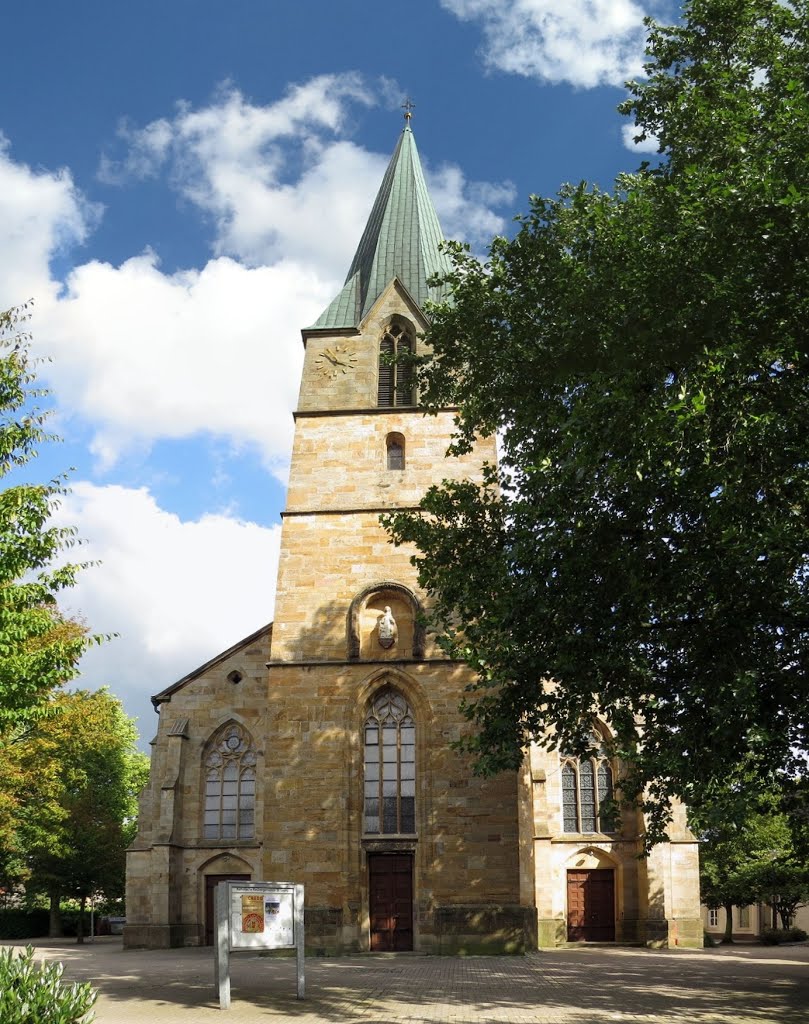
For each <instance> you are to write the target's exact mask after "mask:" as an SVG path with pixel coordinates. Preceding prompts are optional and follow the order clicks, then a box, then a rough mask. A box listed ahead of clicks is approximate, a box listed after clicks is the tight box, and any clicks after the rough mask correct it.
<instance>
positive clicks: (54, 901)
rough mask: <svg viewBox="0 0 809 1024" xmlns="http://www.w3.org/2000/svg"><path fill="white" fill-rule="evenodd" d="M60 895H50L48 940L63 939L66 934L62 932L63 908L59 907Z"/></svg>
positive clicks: (53, 893) (55, 893)
mask: <svg viewBox="0 0 809 1024" xmlns="http://www.w3.org/2000/svg"><path fill="white" fill-rule="evenodd" d="M59 897H60V894H59V893H58V892H52V893H49V897H48V898H49V900H50V906H49V908H48V938H49V939H61V938H62V936H63V935H64V934H65V933H64V932H63V931H62V908H61V907H60V905H59V902H60V898H59Z"/></svg>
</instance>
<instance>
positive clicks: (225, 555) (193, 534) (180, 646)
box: [54, 482, 280, 739]
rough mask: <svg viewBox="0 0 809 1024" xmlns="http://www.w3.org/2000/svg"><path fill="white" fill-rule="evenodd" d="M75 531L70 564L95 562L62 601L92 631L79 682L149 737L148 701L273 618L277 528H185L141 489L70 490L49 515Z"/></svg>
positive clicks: (206, 519) (213, 520)
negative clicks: (94, 636) (132, 718)
mask: <svg viewBox="0 0 809 1024" xmlns="http://www.w3.org/2000/svg"><path fill="white" fill-rule="evenodd" d="M54 521H55V522H58V523H65V524H76V523H78V524H80V527H79V532H80V534H81V536H82V538H83V540H84V542H85V543H84V544H83V545H82V546H81V547H79V548H78V549H73V551H72V552H71V553H70V557H71V558H72V559H74V560H82V561H83V560H87V559H92V560H100V561H101V565H99V566H94V567H90V568H88V569H86V570H85V571H84V572H82V573H81V574H80V575H79V579H78V583H77V585H76V586H75V587H74V588H73V589H72V590H71V591H70V592H69V593H68V594H66V595H65V600H64V602H63V604H64V610H66V611H67V612H68V613H70V614H76V615H80V616H82V617H83V618H84V619H85V620H86V621H87V622H88V623H90V625H91V628H92V630H93V632H99V633H108V632H109V633H112V632H116V633H119V634H120V636H119V637H117V638H116V639H114V640H111V641H110V642H108V643H106V644H104V645H102V646H101V647H97V648H93V649H92V650H91V651H90V652H89V653H88V654H87V655H86V656H85V659H84V661H83V663H82V669H83V674H82V677H81V679H80V680H79V681H78V683H79V685H81V686H87V687H89V688H95V687H97V686H100V685H104V684H109V685H110V687H111V688H112V689H113V691H114V692H115V693H116V694H117V695H119V696H121V697H122V698H123V699H124V701H125V704H126V707H127V709H128V711H129V713H130V714H137V715H139V716H140V717H141V719H142V722H141V729H142V731H143V732H144V733H145V734H146V735H145V738H146V739H148V738H149V735H150V733H149V730H150V729H154V728H156V722H152V721H151V714H152V712H151V706H150V704H149V697H150V696H151V695H152V694H154V693H157V692H159V691H160V690H162V689H164V688H165V687H166V686H168V685H170V684H171V683H172V682H174V681H175V680H176V679H178V678H179V677H180V676H182V675H184V674H185V673H186V672H189V671H191V670H192V669H194V668H195V667H196V666H197V665H199V664H202V663H203V662H205V661H207V660H208V659H209V658H211V657H213V656H214V655H216V654H218V653H219V652H220V651H222V650H225V649H227V648H228V647H229V646H231V645H232V644H233V643H235V642H236V641H238V640H240V639H241V638H242V637H244V636H247V635H249V634H250V633H251V632H253V631H254V630H256V629H258V628H259V627H260V626H262V625H264V624H265V623H267V622H269V621H270V620H271V619H272V612H273V602H274V582H275V576H276V572H277V566H278V545H279V538H280V527H278V526H276V527H272V528H266V527H262V526H259V525H257V524H255V523H250V522H244V521H241V520H238V519H234V518H230V517H228V516H224V515H205V516H203V517H202V518H200V519H198V520H195V521H191V522H184V521H182V520H181V519H180V518H179V517H178V516H176V515H174V514H172V513H170V512H167V511H165V510H164V509H161V508H160V507H159V506H158V505H157V503H156V501H155V500H154V498H153V497H152V496H151V495H150V494H149V493H148V491H147V490H145V489H143V488H141V489H137V490H133V489H129V488H125V487H120V486H107V487H97V486H95V485H93V484H90V483H87V482H78V483H74V484H73V485H72V490H71V493H70V494H69V495H67V496H66V497H65V499H64V501H63V503H62V506H61V508H60V509H59V510H58V512H57V513H56V515H55V517H54Z"/></svg>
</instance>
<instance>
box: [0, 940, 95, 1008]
mask: <svg viewBox="0 0 809 1024" xmlns="http://www.w3.org/2000/svg"><path fill="white" fill-rule="evenodd" d="M63 972H64V966H63V965H62V964H60V963H46V964H43V965H42V966H40V965H39V964H35V963H34V951H33V949H32V948H31V947H30V946H28V947H26V949H24V950H23V951H22V952H21V953H20V954H19V955H18V956H17V955H15V951H14V950H13V949H4V950H0V1021H2V1022H3V1024H91V1021H93V1020H94V1019H95V1014H94V1013H92V1012H91V1007H92V1006H93V1003H95V1001H96V998H97V997H98V993H97V992H96V991H94V989H93V988H92V986H91V985H90V984H89V983H87V982H84V983H82V984H79V983H74V984H73V985H63V984H62V973H63Z"/></svg>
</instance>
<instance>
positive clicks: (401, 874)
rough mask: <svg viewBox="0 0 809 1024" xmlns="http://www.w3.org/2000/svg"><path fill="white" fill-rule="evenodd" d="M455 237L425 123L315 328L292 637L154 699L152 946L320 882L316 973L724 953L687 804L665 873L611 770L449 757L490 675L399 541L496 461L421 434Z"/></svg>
mask: <svg viewBox="0 0 809 1024" xmlns="http://www.w3.org/2000/svg"><path fill="white" fill-rule="evenodd" d="M441 239H442V235H441V229H440V227H439V223H438V218H437V216H436V213H435V210H434V208H433V205H432V201H431V199H430V196H429V193H428V191H427V187H426V184H425V180H424V176H423V173H422V169H421V165H420V161H419V156H418V152H417V149H416V143H415V140H414V137H413V133H412V130H411V128H410V123H409V117H408V118H407V119H406V124H405V128H404V130H403V132H402V134H401V136H400V138H399V141H398V144H397V146H396V149H395V152H394V154H393V157H392V159H391V161H390V164H389V166H388V169H387V171H386V173H385V176H384V179H383V181H382V185H381V187H380V190H379V194H378V195H377V198H376V201H375V203H374V206H373V209H372V211H371V215H370V218H369V220H368V224H367V226H366V228H365V231H364V234H363V235H362V238H361V240H360V242H359V247H358V248H357V252H356V255H355V257H354V260H353V262H352V264H351V267H350V269H349V272H348V276H347V278H346V282H345V285H344V287H343V289H342V291H341V292H340V293H339V295H337V297H336V298H335V299H334V300H333V302H332V303H331V304H330V305H329V306H328V308H327V309H326V310H325V311H324V312H323V313H322V314H321V316H320V317H319V319H318V320H317V321H316V322H315V323H314V324H313V325H312V326H311V327H308V328H306V329H305V330H304V331H303V332H302V333H303V342H304V346H305V360H304V367H303V378H302V382H301V388H300V397H299V401H298V408H297V410H296V412H295V440H294V447H293V452H292V464H291V471H290V479H289V490H288V494H287V504H286V509H285V511H284V513H283V529H282V538H281V553H280V563H279V570H278V585H277V591H276V601H275V621H274V622H273V623H272V624H270V625H268V626H266V627H265V628H263V629H260V630H258V631H257V632H256V633H253V634H252V635H251V636H248V637H246V638H245V639H243V640H241V641H240V642H239V643H237V644H235V645H234V646H233V647H231V648H230V649H229V650H226V651H224V652H223V653H222V654H220V655H218V656H217V657H215V658H213V659H212V660H211V661H209V662H207V663H206V664H205V665H202V666H200V667H199V668H197V669H195V670H194V671H192V672H189V673H188V675H186V676H184V677H183V678H182V679H180V680H178V681H177V682H176V683H174V684H173V685H172V686H169V687H168V688H167V689H165V690H163V691H162V692H161V693H158V694H157V695H156V696H155V697H154V698H153V701H154V704H155V707H156V709H157V710H158V712H159V727H158V730H157V736H156V738H155V740H154V741H153V753H152V771H151V781H150V783H149V787H148V788H147V789H146V790H145V791H144V793H143V795H142V797H141V804H140V816H139V827H138V834H137V837H136V839H135V841H134V842H133V844H132V846H131V848H130V850H129V851H128V855H127V860H128V867H127V900H126V904H127V925H126V929H125V933H124V941H125V944H126V945H127V946H129V947H139V946H146V947H169V946H183V945H200V944H205V943H210V942H211V940H212V928H213V892H214V888H215V886H216V885H217V883H218V882H220V881H222V880H224V879H241V880H248V879H250V880H254V881H265V880H268V881H290V882H298V883H303V884H304V885H305V890H306V910H305V913H306V917H305V921H306V942H307V947H308V948H309V950H310V951H311V952H314V953H317V952H323V953H328V954H329V955H332V954H336V953H341V952H344V953H347V952H356V951H365V950H368V951H398V950H416V951H421V952H424V953H463V952H467V953H480V952H520V951H523V950H527V949H532V948H537V946H553V945H557V944H559V943H564V942H567V941H603V942H611V941H615V942H638V943H654V944H666V943H669V944H677V943H679V944H680V945H701V944H702V921H701V919H700V906H699V880H698V852H697V844H696V842H695V840H694V837H693V835H692V834H691V833H690V832H689V831H688V829H687V827H686V822H685V813H684V809H683V808H682V807H681V806H678V807H677V808H676V809H675V817H674V821H673V822H672V826H671V829H670V832H669V842H668V843H665V844H662V845H660V846H658V847H656V848H655V849H654V850H653V851H652V852H651V855H650V856H648V857H646V858H642V857H639V856H638V855H639V853H640V851H641V844H640V840H639V838H638V837H639V835H640V833H641V831H642V822H641V821H640V820H639V815H638V814H635V813H625V814H624V815H623V818H622V821H621V823H620V827H618V826H617V824H616V822H614V821H612V820H610V818H609V815H608V813H607V807H606V805H605V806H602V805H604V802H605V801H606V800H607V799H608V798H609V796H610V794H611V793H612V788H613V784H614V781H615V779H616V778H617V776H618V773H619V766H618V765H617V764H615V763H613V762H611V761H610V760H609V759H608V757H607V756H606V755H603V756H602V755H599V756H595V757H593V758H591V759H582V760H576V759H574V758H571V757H567V756H565V755H563V754H562V755H560V754H559V753H556V752H552V753H549V752H547V751H544V750H541V749H539V748H537V747H532V748H531V749H529V750H527V751H526V756H525V761H524V766H523V768H522V770H521V771H520V772H518V773H502V774H500V775H498V776H496V777H494V778H489V779H482V778H479V777H477V776H475V775H474V774H473V773H472V769H471V765H470V763H469V761H468V759H467V758H465V757H464V756H462V755H461V754H459V753H458V752H457V751H456V750H455V749H454V747H453V745H452V744H453V741H454V740H457V739H458V738H459V737H460V736H461V734H462V732H463V731H464V729H466V728H468V727H469V726H468V723H467V722H466V721H465V719H464V718H463V716H462V715H461V713H460V711H459V710H458V705H459V702H460V700H461V698H462V696H463V693H464V688H465V687H466V686H467V684H469V683H470V682H471V681H472V675H471V672H470V670H469V669H468V668H467V667H466V666H465V665H464V664H462V663H460V662H454V661H450V660H448V659H447V658H446V657H445V656H444V655H443V654H442V652H441V651H440V650H439V649H438V647H437V646H436V645H435V644H434V642H433V641H432V639H431V638H430V636H429V635H428V633H427V632H426V630H425V627H424V624H423V620H422V612H423V611H424V610H425V598H424V595H423V594H421V593H420V592H419V589H418V586H417V580H416V571H415V569H414V567H413V566H412V565H411V564H410V556H411V554H412V553H413V552H412V551H410V550H408V549H407V548H405V547H402V548H395V547H393V546H392V545H391V544H390V543H389V542H388V539H387V535H386V534H385V532H384V531H383V529H382V527H381V526H380V523H379V516H380V513H383V512H386V511H388V510H390V509H398V508H413V507H415V506H416V505H417V504H418V502H419V499H420V498H421V497H422V495H423V494H424V492H425V491H426V490H427V488H428V487H429V486H430V485H431V484H434V483H437V482H440V481H441V480H442V479H449V478H457V479H472V480H480V479H481V476H482V467H483V465H484V463H486V462H490V463H491V462H494V461H495V459H496V451H495V440H494V438H488V439H485V440H482V441H481V442H480V443H479V444H478V445H477V447H476V449H475V450H474V451H473V452H471V453H470V454H467V455H464V456H462V457H459V458H452V459H450V458H447V457H446V455H445V453H446V450H447V447H448V445H449V442H450V438H451V435H452V431H453V413H452V411H451V410H447V411H445V412H442V413H440V414H439V415H437V416H430V417H426V416H424V415H423V414H422V412H421V411H420V410H419V408H418V395H417V394H416V393H415V389H414V382H413V379H412V374H411V371H410V369H409V368H408V367H407V366H406V365H405V364H400V363H392V362H391V361H390V358H389V357H390V356H392V355H396V354H400V353H404V352H413V351H416V352H419V351H420V350H421V346H422V345H423V341H422V334H423V332H424V331H426V330H427V328H428V319H427V316H426V314H425V312H424V307H425V303H426V301H427V300H428V299H439V298H441V294H440V289H436V288H434V287H431V286H430V285H429V284H428V281H429V280H430V279H431V277H432V275H434V274H435V273H440V272H442V271H444V270H446V269H448V264H447V259H446V257H445V256H444V255H443V254H442V253H440V252H439V243H440V242H441ZM593 728H594V731H595V733H596V735H597V736H603V737H605V736H607V735H608V723H603V722H594V724H593Z"/></svg>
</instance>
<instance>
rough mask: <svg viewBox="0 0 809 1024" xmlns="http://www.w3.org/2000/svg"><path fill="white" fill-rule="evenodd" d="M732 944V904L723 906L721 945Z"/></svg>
mask: <svg viewBox="0 0 809 1024" xmlns="http://www.w3.org/2000/svg"><path fill="white" fill-rule="evenodd" d="M732 942H733V904H732V903H726V904H725V934H724V935H723V936H722V945H723V946H729V945H730V944H731V943H732Z"/></svg>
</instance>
